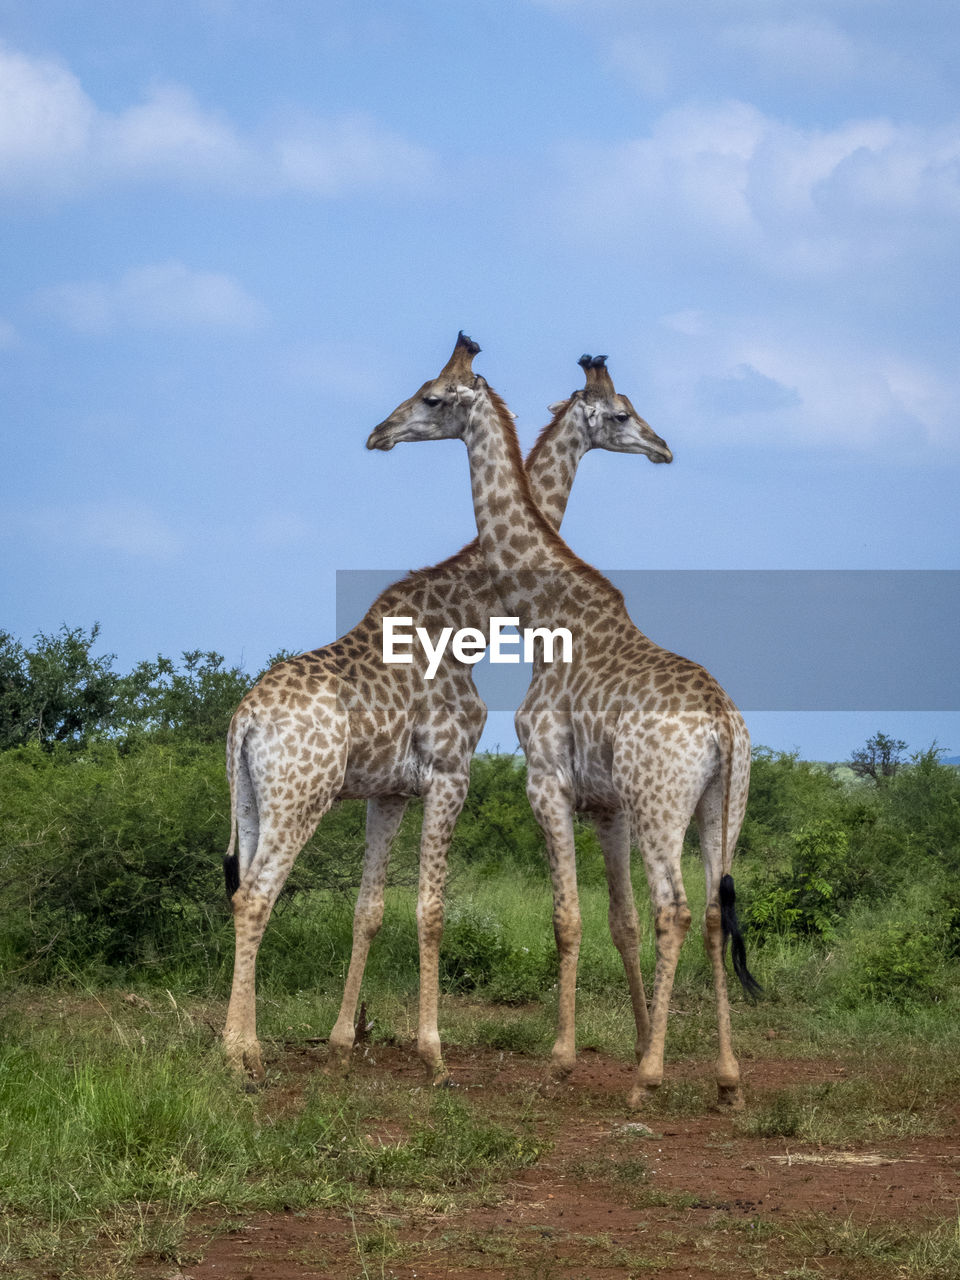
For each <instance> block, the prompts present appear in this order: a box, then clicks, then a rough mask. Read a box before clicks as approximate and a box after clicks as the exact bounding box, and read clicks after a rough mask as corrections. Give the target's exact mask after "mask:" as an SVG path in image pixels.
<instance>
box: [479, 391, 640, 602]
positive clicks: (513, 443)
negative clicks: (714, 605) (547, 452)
mask: <svg viewBox="0 0 960 1280" xmlns="http://www.w3.org/2000/svg"><path fill="white" fill-rule="evenodd" d="M487 392H488V394H489V396H490V401H491V403H492V404H493V407H494V408H495V409H496V411H497V416H498V418H499V419H500V423H501V425H502V427H503V429H504V433H505V434H506V437H507V441H508V448H509V450H510V453H511V454H512V456H513V460H514V461H515V462H516V465H517V469H518V471H519V479H520V485H521V488H522V489H523V490H524V491H525V493H526V495H527V497H528V498H529V499H530V505H531V507H532V508H533V511H534V512H535V513H536V517H535V518H536V522H537V524H538V525H539V527H540V531H541V533H543V535H544V536H545V537H546V539H547V540H548V541H549V542H551V543H552V544H553V547H554V550H556V551H557V552H558V553H559V555H560V558H561V559H562V560H563V561H564V564H565V567H566V568H568V569H573V570H576V572H577V573H578V574H579V575H580V576H581V577H585V578H589V579H590V580H591V581H592V582H593V584H594V586H597V587H601V588H603V589H604V591H606V592H607V593H609V594H610V595H612V596H613V597H614V598H615V599H616V600H618V601H619V602H620V604H621V605H623V606H624V608H626V604H625V602H624V599H623V593H622V592H621V591H619V590H618V589H617V588H616V587H615V586H614V585H613V583H612V582H611V581H610V579H609V578H607V577H606V576H605V575H604V574H602V573H601V572H600V570H599V569H595V568H594V567H593V565H592V564H588V563H587V561H586V560H581V559H580V557H579V556H578V555H577V553H576V552H575V551H572V550H571V549H570V547H568V546H567V544H566V543H565V542H564V540H563V538H561V537H560V534H559V533H557V531H556V529H555V528H554V527H553V525H552V524H551V523H550V521H549V520H548V519H547V517H546V516H545V515H544V514H543V512H542V511H541V510H540V508H539V507H538V506H537V503H536V500H535V499H534V496H533V490H532V489H531V488H530V478H529V476H528V475H527V472H526V468H525V467H524V465H523V455H522V454H521V452H520V442H519V441H518V440H517V432H516V428H515V427H514V425H513V416H512V414H511V413H510V410H509V409H508V408H507V406H506V404H505V403H504V402H503V400H501V398H500V396H499V395H497V393H496V392H495V391H494V390H493V388H492V387H490V386H488V387H487ZM540 434H541V436H542V435H543V432H541V433H540ZM534 448H536V446H534Z"/></svg>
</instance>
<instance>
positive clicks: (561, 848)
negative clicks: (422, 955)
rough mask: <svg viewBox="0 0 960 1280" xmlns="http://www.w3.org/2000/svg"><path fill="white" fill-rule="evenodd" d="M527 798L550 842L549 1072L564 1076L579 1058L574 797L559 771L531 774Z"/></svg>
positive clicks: (557, 1076) (578, 914)
mask: <svg viewBox="0 0 960 1280" xmlns="http://www.w3.org/2000/svg"><path fill="white" fill-rule="evenodd" d="M527 796H528V797H529V800H530V805H531V807H532V809H533V812H534V816H535V817H536V819H537V822H539V824H540V827H541V829H542V831H543V834H544V838H545V840H546V844H547V858H548V860H549V863H550V878H551V880H552V882H553V932H554V937H555V938H556V940H557V956H558V959H559V973H558V977H557V997H558V1010H557V1038H556V1040H555V1042H554V1045H553V1051H552V1053H551V1055H550V1064H551V1072H552V1074H553V1076H554V1077H555V1078H556V1079H560V1080H562V1079H564V1077H566V1076H568V1075H569V1074H570V1072H571V1071H572V1070H573V1067H574V1064H575V1063H576V1058H577V1043H576V998H577V960H578V959H579V955H580V934H581V923H580V896H579V893H578V892H577V861H576V850H575V847H574V841H573V809H572V806H571V802H570V797H569V795H568V794H567V792H566V791H565V790H564V788H563V787H562V786H561V784H560V781H559V780H558V778H557V777H556V774H555V773H552V774H551V773H540V772H539V771H537V772H536V773H529V774H528V777H527Z"/></svg>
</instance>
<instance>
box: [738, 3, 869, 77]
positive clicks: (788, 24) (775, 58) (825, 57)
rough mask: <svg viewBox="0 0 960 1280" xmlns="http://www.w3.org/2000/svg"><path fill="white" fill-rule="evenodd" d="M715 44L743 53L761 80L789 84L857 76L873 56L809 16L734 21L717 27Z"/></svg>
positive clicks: (831, 24) (834, 27)
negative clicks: (778, 79)
mask: <svg viewBox="0 0 960 1280" xmlns="http://www.w3.org/2000/svg"><path fill="white" fill-rule="evenodd" d="M719 39H720V41H721V43H723V44H725V45H727V46H728V47H730V48H732V49H735V50H737V51H738V52H739V53H741V54H747V55H749V56H751V57H752V58H753V60H754V61H755V63H756V64H757V66H758V67H759V68H761V69H763V70H764V71H765V73H766V74H767V75H773V76H783V75H787V76H789V77H790V78H791V79H796V78H800V77H802V78H804V79H807V80H809V78H810V77H811V76H812V77H814V78H816V79H817V80H830V81H833V82H834V83H836V82H837V81H838V80H840V79H848V80H849V78H850V77H852V76H856V75H859V74H860V72H861V71H862V70H863V69H864V66H865V64H866V63H867V62H873V63H874V67H875V59H876V57H877V56H878V54H877V51H876V50H874V49H870V50H868V49H867V48H866V47H865V46H864V45H863V44H862V43H859V42H857V41H855V40H854V39H853V38H852V37H851V36H849V35H847V33H846V32H844V31H842V30H841V29H840V27H838V26H837V24H836V23H835V22H833V21H832V20H830V19H828V18H823V17H820V16H818V15H815V14H807V15H805V16H802V17H791V18H786V19H784V20H782V21H779V22H778V21H771V20H770V19H769V18H766V19H761V20H759V21H753V22H736V23H732V24H731V25H729V26H725V27H722V28H721V30H720V32H719Z"/></svg>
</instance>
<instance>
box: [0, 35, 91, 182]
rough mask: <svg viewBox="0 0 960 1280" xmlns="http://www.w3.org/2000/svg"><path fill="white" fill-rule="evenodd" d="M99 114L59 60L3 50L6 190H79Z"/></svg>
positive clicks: (1, 134)
mask: <svg viewBox="0 0 960 1280" xmlns="http://www.w3.org/2000/svg"><path fill="white" fill-rule="evenodd" d="M96 116H97V112H96V109H95V107H94V106H93V103H92V102H91V101H90V100H89V98H88V97H87V95H86V94H85V93H84V91H83V88H82V86H81V84H80V82H79V80H77V78H76V76H74V75H73V74H72V73H71V72H70V71H69V70H67V68H66V67H64V66H62V65H61V64H60V63H59V62H56V61H54V60H53V59H49V58H28V57H25V56H24V55H22V54H19V53H14V52H11V51H8V50H5V49H3V48H0V190H2V189H4V188H6V189H7V190H8V191H13V192H20V191H24V190H40V191H42V192H62V191H66V190H69V189H70V188H72V187H73V186H75V185H76V184H77V183H78V182H80V181H81V180H82V172H83V166H84V161H85V160H86V159H88V158H89V156H90V152H91V147H92V140H93V133H94V129H95V124H96Z"/></svg>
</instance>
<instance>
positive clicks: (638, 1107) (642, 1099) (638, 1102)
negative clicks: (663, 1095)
mask: <svg viewBox="0 0 960 1280" xmlns="http://www.w3.org/2000/svg"><path fill="white" fill-rule="evenodd" d="M659 1088H660V1082H659V1080H658V1081H657V1083H656V1084H637V1085H634V1086H633V1088H632V1089H631V1090H630V1094H629V1097H628V1098H627V1107H628V1108H629V1110H630V1111H642V1110H643V1109H644V1107H645V1106H646V1105H647V1103H648V1102H650V1100H651V1099H652V1098H655V1097H656V1094H657V1090H658V1089H659Z"/></svg>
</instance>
